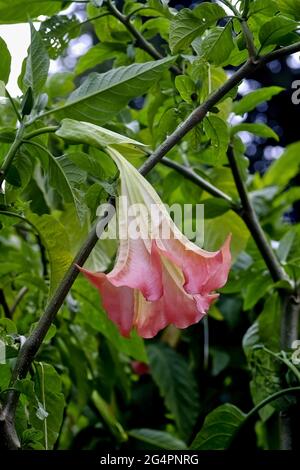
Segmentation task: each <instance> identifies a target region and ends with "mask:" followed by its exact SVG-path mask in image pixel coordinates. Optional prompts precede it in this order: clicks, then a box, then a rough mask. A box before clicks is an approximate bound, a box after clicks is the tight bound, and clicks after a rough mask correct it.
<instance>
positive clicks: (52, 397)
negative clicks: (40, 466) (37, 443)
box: [29, 362, 65, 449]
mask: <svg viewBox="0 0 300 470" xmlns="http://www.w3.org/2000/svg"><path fill="white" fill-rule="evenodd" d="M61 389H62V383H61V378H60V376H59V375H58V373H57V372H56V370H55V369H54V367H52V366H51V365H50V364H46V363H40V362H39V363H37V364H36V373H35V376H34V390H35V394H36V397H37V399H38V405H36V404H35V403H34V402H32V400H30V401H29V420H30V423H31V425H32V426H33V427H34V428H35V429H37V430H39V431H41V432H43V434H44V439H43V441H44V443H45V448H46V449H47V448H48V449H52V448H53V446H54V444H55V442H56V440H57V438H58V435H59V431H60V428H61V423H62V419H63V411H64V407H65V399H64V396H63V394H62V393H61Z"/></svg>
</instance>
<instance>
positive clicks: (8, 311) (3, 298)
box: [0, 289, 11, 318]
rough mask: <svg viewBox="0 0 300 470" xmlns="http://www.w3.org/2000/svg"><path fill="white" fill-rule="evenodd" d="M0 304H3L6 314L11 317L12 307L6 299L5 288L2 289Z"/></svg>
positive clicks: (0, 290) (0, 291)
mask: <svg viewBox="0 0 300 470" xmlns="http://www.w3.org/2000/svg"><path fill="white" fill-rule="evenodd" d="M0 305H2V307H3V311H4V315H5V316H6V318H11V313H10V308H9V306H8V303H7V301H6V297H5V294H4V291H3V289H0Z"/></svg>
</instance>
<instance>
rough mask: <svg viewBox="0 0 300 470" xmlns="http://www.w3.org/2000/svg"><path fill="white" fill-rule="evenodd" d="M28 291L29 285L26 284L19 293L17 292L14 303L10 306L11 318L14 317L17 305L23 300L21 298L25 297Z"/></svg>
mask: <svg viewBox="0 0 300 470" xmlns="http://www.w3.org/2000/svg"><path fill="white" fill-rule="evenodd" d="M27 292H28V287H26V286H24V287H22V288H21V289H20V290H19V292H18V294H17V297H16V298H15V301H14V303H13V305H12V306H11V308H10V318H12V316H13V314H14V313H15V311H16V308H17V306H18V305H19V303H20V302H21V300H22V299H23V297H24V295H25V294H26V293H27Z"/></svg>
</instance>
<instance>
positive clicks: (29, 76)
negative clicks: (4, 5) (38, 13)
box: [0, 10, 50, 95]
mask: <svg viewBox="0 0 300 470" xmlns="http://www.w3.org/2000/svg"><path fill="white" fill-rule="evenodd" d="M0 12H1V10H0ZM0 14H1V13H0ZM30 31H31V44H30V46H29V51H28V57H27V61H26V70H25V75H24V78H23V82H24V85H25V86H27V87H31V88H32V90H33V92H34V94H35V95H37V94H38V93H39V92H40V91H41V90H42V88H43V86H44V84H45V83H46V80H47V76H48V70H49V65H50V60H49V56H48V53H47V50H46V47H45V45H44V43H43V40H42V38H41V36H40V33H39V32H38V31H36V30H35V28H34V26H33V24H32V23H30Z"/></svg>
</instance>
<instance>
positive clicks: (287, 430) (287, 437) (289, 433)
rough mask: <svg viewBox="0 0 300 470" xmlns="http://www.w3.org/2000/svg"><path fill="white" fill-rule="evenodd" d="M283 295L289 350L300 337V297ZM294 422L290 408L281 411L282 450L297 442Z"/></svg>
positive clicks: (285, 340) (283, 335)
mask: <svg viewBox="0 0 300 470" xmlns="http://www.w3.org/2000/svg"><path fill="white" fill-rule="evenodd" d="M281 297H282V309H283V311H282V317H281V348H282V349H283V350H289V349H291V347H292V344H293V342H294V341H296V340H297V339H298V327H299V311H300V298H299V294H298V296H297V295H292V294H290V295H288V294H285V293H284V292H283V293H282V295H281ZM294 427H295V423H293V413H292V412H291V411H290V410H289V409H288V410H286V411H282V412H280V415H279V434H280V448H281V450H292V449H293V448H295V445H296V442H294V440H295V434H296V429H294Z"/></svg>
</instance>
